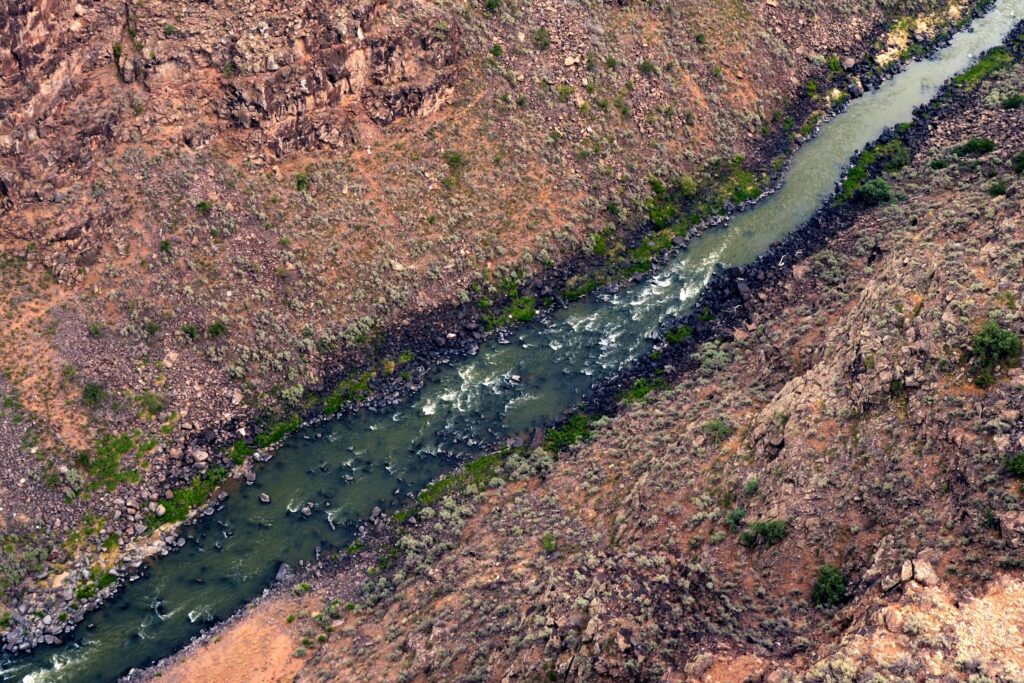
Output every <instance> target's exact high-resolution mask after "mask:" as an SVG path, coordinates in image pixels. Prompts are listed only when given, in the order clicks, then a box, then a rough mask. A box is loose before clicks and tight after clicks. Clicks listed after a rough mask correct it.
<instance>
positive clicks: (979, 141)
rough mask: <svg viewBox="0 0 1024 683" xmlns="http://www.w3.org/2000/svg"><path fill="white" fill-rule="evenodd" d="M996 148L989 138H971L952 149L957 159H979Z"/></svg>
mask: <svg viewBox="0 0 1024 683" xmlns="http://www.w3.org/2000/svg"><path fill="white" fill-rule="evenodd" d="M995 148H996V143H994V142H992V140H990V139H989V138H971V139H970V140H968V141H967V142H965V143H964V144H962V145H959V146H957V147H954V148H953V154H955V155H957V156H958V157H980V156H984V155H986V154H988V153H989V152H991V151H992V150H994V149H995Z"/></svg>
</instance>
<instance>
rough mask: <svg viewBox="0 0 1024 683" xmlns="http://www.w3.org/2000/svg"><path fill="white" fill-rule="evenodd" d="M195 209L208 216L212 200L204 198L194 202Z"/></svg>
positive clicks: (210, 211)
mask: <svg viewBox="0 0 1024 683" xmlns="http://www.w3.org/2000/svg"><path fill="white" fill-rule="evenodd" d="M196 211H198V212H199V213H200V214H201V215H203V216H209V215H210V214H211V213H212V212H213V202H211V201H209V200H206V199H204V200H202V201H200V202H196Z"/></svg>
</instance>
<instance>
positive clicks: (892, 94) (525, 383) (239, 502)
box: [0, 0, 1024, 683]
mask: <svg viewBox="0 0 1024 683" xmlns="http://www.w3.org/2000/svg"><path fill="white" fill-rule="evenodd" d="M1022 11H1024V0H998V2H997V3H996V4H995V6H994V7H993V9H991V10H990V11H989V12H988V13H987V14H985V15H984V16H983V17H980V18H978V19H977V20H976V21H975V22H974V23H973V24H972V27H971V29H970V30H968V31H962V32H960V33H958V34H957V35H956V36H954V38H953V39H952V41H951V44H950V45H949V46H948V47H946V48H943V49H942V50H940V51H938V52H937V53H936V54H935V55H934V56H933V57H932V58H931V59H928V60H924V61H920V62H914V63H911V64H910V65H908V66H907V67H906V68H905V69H904V70H903V71H901V72H900V73H899V74H898V75H896V76H895V77H894V78H892V79H890V80H888V81H886V82H885V83H884V84H883V85H882V86H880V87H879V88H877V89H875V90H873V91H870V92H868V93H866V94H865V95H863V96H862V97H860V98H858V99H856V100H854V101H852V102H851V103H850V104H849V106H848V107H847V109H846V110H845V111H844V112H843V113H841V114H839V115H838V116H836V117H835V118H833V119H832V120H830V121H829V122H827V123H826V124H824V125H823V126H822V127H821V130H820V132H819V134H818V135H817V136H816V137H815V138H814V139H813V140H812V141H811V142H809V143H807V144H805V145H804V146H803V147H801V148H800V149H799V150H798V151H797V153H796V154H795V155H794V158H793V160H792V163H791V166H790V169H789V171H788V172H787V175H786V178H785V181H784V184H783V185H782V187H781V188H780V189H779V191H778V192H776V193H775V194H773V195H771V196H769V197H767V198H765V199H764V200H762V201H761V202H759V203H758V204H757V205H755V206H754V207H753V208H751V209H750V210H748V211H746V212H744V213H742V214H739V215H737V216H735V217H733V219H732V220H731V221H730V222H729V223H728V224H727V225H724V226H720V227H717V228H714V229H711V230H709V231H707V232H705V233H704V234H702V235H701V236H699V237H697V238H695V239H694V240H693V241H692V242H691V244H690V245H689V246H688V247H687V248H686V249H685V250H684V251H682V252H681V253H679V254H678V255H677V256H676V257H675V258H674V259H673V260H672V261H671V262H670V263H669V264H667V265H666V266H665V267H663V268H662V269H661V270H660V271H658V272H656V273H654V274H652V275H651V276H649V277H648V278H646V279H645V280H643V281H641V282H639V283H637V284H635V285H633V286H631V287H629V288H623V289H621V290H619V291H617V292H615V293H599V294H595V295H592V296H590V297H587V298H585V299H583V300H580V301H578V302H575V303H573V304H571V305H570V306H568V307H567V308H565V309H562V310H557V311H553V312H551V313H549V314H546V315H544V316H543V317H541V318H539V319H538V320H535V321H533V322H531V323H529V324H526V325H524V326H522V327H520V328H517V329H516V330H515V331H514V332H513V333H512V334H511V335H510V337H509V338H508V339H507V340H504V341H506V343H502V340H497V339H495V340H491V341H488V342H486V343H484V344H483V345H482V346H481V347H480V349H479V352H478V353H477V354H475V355H474V356H472V357H468V358H464V359H459V360H458V361H456V362H454V363H453V364H452V365H447V366H441V367H439V368H437V369H436V370H434V371H433V372H432V373H431V375H430V377H429V378H428V381H427V382H426V384H425V386H424V387H423V388H422V389H421V390H420V391H419V392H418V393H417V394H416V395H415V396H413V397H412V398H411V399H410V400H409V401H408V402H407V403H406V404H404V405H402V406H400V407H399V408H398V409H396V410H394V411H393V412H387V413H374V412H370V411H362V412H358V413H356V414H353V415H348V416H345V417H343V418H340V419H338V420H335V421H331V422H327V423H323V424H320V425H316V426H313V427H309V428H307V429H304V430H301V431H300V432H298V433H296V434H294V435H292V436H290V437H289V438H288V439H287V440H286V441H285V442H284V444H283V445H282V447H281V448H280V449H279V450H278V451H277V453H276V455H275V457H274V458H273V460H271V461H270V462H268V463H266V464H264V465H261V466H260V470H259V479H258V481H257V483H256V485H254V486H243V487H241V489H240V490H239V491H237V492H236V493H234V494H233V495H232V496H231V498H230V499H229V500H228V501H227V503H226V505H225V506H224V507H223V509H221V510H220V511H218V512H217V513H216V514H214V515H212V516H210V517H206V518H203V519H202V520H200V521H199V522H198V523H196V524H195V525H192V526H187V527H184V528H183V530H182V534H183V535H185V536H186V537H188V539H189V540H188V543H187V544H186V545H185V546H184V547H183V548H182V549H181V550H180V551H178V552H176V553H172V554H170V555H168V556H166V557H163V558H160V559H159V560H157V561H155V562H153V563H151V564H150V565H149V566H148V568H147V570H146V572H145V577H144V578H142V579H140V580H138V581H136V582H134V583H130V584H128V585H127V586H126V587H125V588H124V589H123V590H122V591H121V592H120V593H119V594H118V595H116V596H115V597H114V598H113V599H112V600H110V601H109V602H108V603H107V604H106V605H105V606H104V607H103V608H101V609H100V610H98V611H96V612H94V613H92V614H90V615H88V618H87V619H86V620H85V622H83V624H82V625H81V626H80V627H79V628H78V629H77V630H76V631H75V632H74V633H73V634H72V635H71V637H70V639H69V643H68V644H65V645H64V646H61V647H44V648H39V649H38V650H36V651H35V652H34V653H32V654H30V655H28V656H24V657H19V658H16V659H13V660H11V659H8V660H0V680H2V681H23V682H24V683H39V682H42V681H74V682H79V681H81V682H86V681H112V680H116V678H117V677H118V676H120V675H123V674H125V673H126V672H127V671H128V670H130V669H131V668H133V667H141V666H145V665H147V664H149V663H151V662H153V661H155V660H157V659H160V658H162V657H165V656H168V655H170V654H171V653H173V652H175V651H176V650H178V649H180V648H181V647H182V646H184V645H185V644H187V643H188V642H189V640H190V639H191V638H192V637H194V636H195V635H197V634H198V633H199V632H200V631H201V630H202V629H204V628H206V627H208V626H210V625H212V624H213V623H215V622H217V621H219V620H223V619H225V618H227V617H229V616H230V615H231V614H232V613H233V612H235V611H236V610H238V609H239V608H240V607H242V606H243V605H244V604H245V603H246V602H247V601H248V600H250V599H252V598H253V597H255V596H257V595H259V594H260V593H261V591H262V590H263V589H264V588H265V587H267V586H268V585H270V583H271V582H272V581H273V578H274V574H275V572H276V570H277V568H278V566H279V565H280V563H282V562H287V563H289V564H291V565H292V566H297V565H298V563H299V561H300V560H305V561H312V560H313V559H314V558H315V556H316V553H317V551H318V550H319V551H320V552H322V553H324V554H328V553H333V552H337V551H342V550H344V549H345V548H347V547H348V546H349V544H350V543H351V542H352V541H353V540H354V538H355V537H356V533H357V529H358V525H359V524H360V523H361V522H362V521H363V520H365V519H366V518H367V517H368V516H369V514H370V512H371V511H372V509H373V508H374V507H375V506H379V507H380V508H382V509H384V510H389V509H394V508H396V507H398V506H400V505H401V504H402V503H403V502H404V501H405V500H407V496H408V494H409V493H414V492H416V491H418V490H419V489H421V488H422V487H423V486H424V485H425V484H427V483H428V482H429V481H430V480H431V479H433V478H435V477H436V476H438V475H439V474H441V473H443V472H445V471H448V470H450V469H451V468H453V467H454V466H455V465H456V464H457V459H458V458H459V457H461V456H467V455H470V456H471V455H479V454H482V452H483V451H482V448H483V444H489V443H494V442H495V441H496V440H497V439H500V438H502V437H505V436H508V435H513V434H518V433H521V432H523V431H524V430H527V429H530V428H533V427H536V426H541V425H543V424H545V423H546V422H548V421H550V420H551V419H552V418H553V417H555V416H558V415H559V414H561V413H562V412H563V411H564V410H566V409H568V408H570V407H572V406H574V405H576V404H578V403H579V402H580V401H581V400H582V399H583V398H585V397H586V396H587V395H588V392H589V391H590V389H591V385H592V384H593V383H594V382H596V381H599V380H601V379H602V378H606V377H608V376H610V375H612V374H613V373H615V372H616V371H617V370H618V369H620V368H622V367H623V366H624V365H625V364H627V363H629V362H631V361H633V360H635V359H637V358H639V357H641V356H642V355H644V354H646V353H648V352H650V351H651V349H652V347H653V344H654V342H653V341H652V340H651V337H650V333H651V332H653V331H654V330H655V329H657V327H658V324H659V322H660V321H661V320H663V319H665V318H666V317H668V316H676V315H681V314H685V313H687V312H689V310H690V309H691V308H692V306H693V304H694V302H695V300H696V299H697V297H698V296H699V294H700V292H701V291H702V289H703V287H704V286H705V285H706V284H707V282H708V280H709V279H710V277H711V275H712V273H713V272H714V269H715V267H716V266H717V265H718V264H722V265H726V266H737V265H744V264H747V263H750V262H752V261H753V260H754V259H756V258H757V257H758V256H759V255H760V254H762V253H764V251H765V250H766V249H767V248H768V247H769V246H770V245H771V244H773V243H774V242H777V241H778V240H780V239H782V238H783V237H785V236H786V235H787V234H789V233H790V232H792V231H793V230H795V229H796V228H798V227H799V226H800V225H801V224H803V223H804V222H805V221H807V220H808V219H809V218H810V217H811V216H812V215H814V213H815V212H817V211H818V210H819V209H820V208H821V206H822V205H823V204H824V203H825V202H826V201H827V200H828V199H829V197H830V196H831V195H832V192H833V189H834V187H835V183H836V182H837V181H838V180H839V179H840V177H841V175H842V173H843V170H844V168H845V167H846V166H847V164H848V163H849V160H850V158H851V156H852V155H853V154H855V153H856V152H857V151H858V150H860V149H861V148H863V147H864V145H866V144H867V143H869V142H871V141H873V140H875V139H876V138H877V137H878V136H879V135H880V134H881V133H882V132H883V131H884V130H885V129H886V128H887V127H891V126H894V125H896V124H897V123H900V122H905V121H910V120H911V115H912V112H913V109H914V108H915V107H916V106H918V105H921V104H925V103H927V102H928V101H930V100H931V99H932V98H933V97H934V96H935V95H936V93H937V92H938V90H939V88H940V87H941V85H942V84H943V83H944V82H945V81H946V80H947V79H948V78H950V77H951V76H953V75H955V74H956V73H958V72H960V71H963V70H964V69H965V68H967V67H968V66H970V65H971V63H972V62H973V61H974V60H975V59H976V58H977V56H978V54H979V53H981V52H983V51H984V50H986V49H988V48H991V47H994V46H996V45H998V44H999V43H1001V42H1002V41H1003V40H1004V38H1005V36H1006V34H1007V33H1008V32H1009V31H1010V30H1011V29H1012V28H1013V27H1014V25H1015V24H1016V23H1017V17H1018V15H1019V14H1020V13H1021V12H1022ZM260 493H267V494H268V495H270V497H271V504H269V505H263V504H261V503H260V502H259V494H260ZM307 503H314V504H315V512H314V514H313V515H312V516H311V517H309V518H304V517H303V516H302V515H301V514H300V513H299V512H298V510H299V509H300V508H301V507H302V506H303V505H305V504H307Z"/></svg>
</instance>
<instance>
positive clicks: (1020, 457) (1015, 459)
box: [1006, 452, 1024, 479]
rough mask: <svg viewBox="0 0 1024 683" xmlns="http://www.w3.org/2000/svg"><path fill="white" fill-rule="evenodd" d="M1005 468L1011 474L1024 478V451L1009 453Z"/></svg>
mask: <svg viewBox="0 0 1024 683" xmlns="http://www.w3.org/2000/svg"><path fill="white" fill-rule="evenodd" d="M1006 469H1007V470H1009V472H1010V474H1012V475H1013V476H1015V477H1019V478H1020V479H1024V452H1021V453H1017V454H1015V455H1011V456H1010V457H1009V458H1008V459H1007V460H1006Z"/></svg>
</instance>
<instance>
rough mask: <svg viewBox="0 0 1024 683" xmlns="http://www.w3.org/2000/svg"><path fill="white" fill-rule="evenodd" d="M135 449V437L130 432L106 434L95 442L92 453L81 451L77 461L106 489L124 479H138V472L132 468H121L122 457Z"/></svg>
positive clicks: (113, 486) (111, 487) (96, 482)
mask: <svg viewBox="0 0 1024 683" xmlns="http://www.w3.org/2000/svg"><path fill="white" fill-rule="evenodd" d="M134 449H135V439H134V438H132V436H131V435H130V434H107V435H105V436H103V437H101V438H100V440H99V441H98V442H97V444H96V447H95V449H94V450H93V452H92V454H89V453H83V454H82V455H81V456H80V457H79V462H80V463H81V464H82V466H83V467H85V469H86V470H87V471H88V472H89V473H90V474H91V475H92V477H93V481H94V482H95V484H96V485H98V486H105V487H106V488H107V489H108V490H112V489H114V488H115V487H116V486H117V485H118V484H120V483H122V482H126V481H138V478H139V473H138V472H137V471H135V470H133V469H127V470H125V469H122V466H121V465H122V463H121V461H122V459H123V458H124V456H126V455H128V454H129V453H131V452H132V451H133V450H134Z"/></svg>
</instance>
